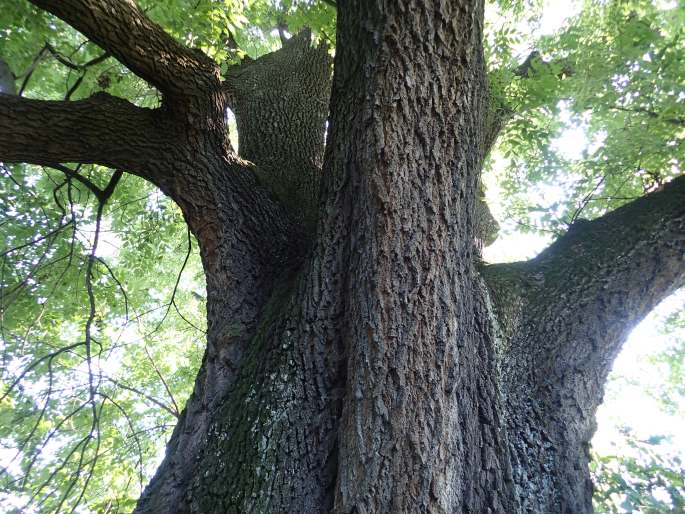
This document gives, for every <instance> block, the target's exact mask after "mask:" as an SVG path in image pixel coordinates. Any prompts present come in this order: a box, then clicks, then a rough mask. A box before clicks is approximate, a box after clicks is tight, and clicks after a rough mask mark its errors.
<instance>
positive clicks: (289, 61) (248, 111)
mask: <svg viewBox="0 0 685 514" xmlns="http://www.w3.org/2000/svg"><path fill="white" fill-rule="evenodd" d="M331 67H332V59H331V57H330V56H329V54H328V49H327V48H326V47H325V46H324V45H320V46H319V47H318V48H313V47H312V46H311V33H310V31H308V30H303V31H302V32H301V33H300V34H298V35H297V36H295V37H293V38H292V39H290V40H287V41H285V43H284V46H283V48H282V49H281V50H279V51H277V52H273V53H271V54H267V55H265V56H263V57H261V58H259V59H257V60H245V61H244V62H243V63H242V64H241V65H240V66H235V67H234V68H231V69H230V70H229V72H228V74H227V77H226V82H225V89H226V92H227V94H228V98H229V105H230V106H231V108H232V110H233V112H234V114H235V117H236V121H237V124H238V137H239V151H240V155H241V156H242V157H243V158H245V159H247V160H248V161H251V162H254V163H255V164H256V165H257V166H259V169H260V171H261V172H262V173H264V174H265V176H264V177H263V181H264V182H265V183H266V184H268V187H269V188H270V189H271V190H272V191H273V192H274V193H275V194H276V195H277V196H278V197H279V198H280V200H281V202H282V203H283V204H284V205H285V206H286V208H288V210H289V211H291V213H292V215H293V217H294V218H295V219H296V220H297V221H298V222H299V223H301V224H302V225H303V230H306V231H307V232H309V233H310V234H311V233H312V232H313V230H314V228H315V221H316V214H317V207H318V192H319V182H320V180H321V166H322V165H323V150H324V134H325V129H324V128H323V127H324V123H325V120H326V116H327V114H328V100H329V98H330V77H331Z"/></svg>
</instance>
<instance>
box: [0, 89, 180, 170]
mask: <svg viewBox="0 0 685 514" xmlns="http://www.w3.org/2000/svg"><path fill="white" fill-rule="evenodd" d="M164 123H165V122H164V120H163V117H162V115H161V113H160V112H159V111H156V110H151V109H143V108H140V107H136V106H135V105H133V104H131V103H129V102H127V101H126V100H122V99H120V98H115V97H113V96H110V95H108V94H106V93H98V94H95V95H93V96H91V97H90V98H88V99H86V100H79V101H74V102H64V101H46V100H29V99H26V98H21V97H18V96H10V95H2V94H0V134H2V136H0V162H25V163H30V164H53V163H60V162H78V163H84V164H101V165H104V166H109V167H112V168H123V169H126V170H127V171H132V172H135V173H139V174H141V175H143V176H145V172H144V170H145V169H146V168H147V167H148V165H149V164H151V163H153V162H154V159H155V158H156V156H158V155H159V153H160V152H161V151H164V149H165V148H167V147H168V146H169V143H168V142H167V140H166V137H167V136H166V135H165V134H168V132H167V131H165V130H162V129H161V127H162V126H163V125H164ZM148 178H150V177H148Z"/></svg>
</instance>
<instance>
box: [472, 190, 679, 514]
mask: <svg viewBox="0 0 685 514" xmlns="http://www.w3.org/2000/svg"><path fill="white" fill-rule="evenodd" d="M484 274H485V278H486V280H487V281H488V283H489V284H490V285H491V286H492V293H493V297H494V300H495V304H496V305H497V307H498V314H499V321H500V323H501V327H502V331H501V337H502V344H501V347H500V355H499V359H500V362H501V370H502V380H503V392H504V394H505V396H506V398H507V402H506V405H507V408H508V418H509V419H508V421H509V423H510V425H511V426H517V427H522V426H526V427H528V428H527V429H526V430H527V431H523V432H522V433H523V434H524V435H523V437H521V438H520V439H518V440H516V439H512V441H514V444H512V448H511V451H512V456H513V459H514V462H515V465H514V471H515V473H514V475H515V480H516V481H517V483H519V484H521V487H524V485H523V484H526V483H530V482H535V481H536V480H537V481H538V482H539V483H538V487H537V489H538V491H540V493H539V497H537V498H530V499H528V501H529V503H528V504H526V500H525V499H524V502H523V504H524V506H526V505H529V506H533V507H531V508H533V509H534V508H536V507H535V506H536V505H538V506H539V505H541V504H547V505H548V508H550V509H556V508H558V507H559V506H560V505H561V504H560V503H555V502H558V501H560V500H559V498H560V497H566V498H576V499H577V500H575V501H577V504H576V505H575V507H573V508H575V509H577V510H576V511H578V512H580V511H585V510H589V509H590V503H591V494H592V487H591V484H590V483H589V478H588V476H587V472H585V478H583V474H582V473H579V470H587V464H588V460H589V455H588V445H589V441H590V439H591V437H592V435H593V433H594V430H595V411H596V408H597V406H598V405H599V403H600V402H601V400H602V395H603V387H604V382H605V379H606V377H607V374H608V372H609V370H610V367H611V364H612V362H613V360H614V358H615V357H616V355H617V353H618V352H619V350H620V348H621V345H622V344H623V342H624V341H625V339H626V338H627V336H628V334H629V332H630V330H631V329H632V328H633V327H634V326H635V325H636V324H637V323H638V322H639V321H640V320H641V319H642V318H643V317H644V316H645V315H647V314H648V313H649V311H650V310H651V309H653V308H654V307H655V306H656V305H657V304H658V303H659V301H661V300H662V299H664V298H665V297H666V296H667V295H669V294H670V293H671V292H673V291H674V290H675V289H676V288H678V287H681V286H682V285H683V284H685V177H679V178H677V179H675V180H673V181H672V182H671V183H669V184H666V185H665V186H664V187H663V189H662V190H661V191H658V192H655V193H651V194H649V195H647V196H645V197H642V198H639V199H637V200H634V201H633V202H631V203H629V204H627V205H625V206H623V207H621V208H619V209H617V210H615V211H613V212H610V213H608V214H606V215H605V216H602V217H601V218H598V219H596V220H593V221H579V222H577V223H576V224H574V225H573V226H572V227H571V229H570V230H569V231H568V233H567V234H565V235H564V236H563V237H561V238H559V240H557V241H556V242H555V243H554V244H553V245H551V246H550V247H549V248H548V249H547V250H545V251H544V252H543V253H542V254H540V255H539V256H538V257H537V258H535V259H533V260H531V261H528V262H523V263H514V264H500V265H494V266H489V267H486V269H485V270H484ZM519 431H520V430H519ZM540 440H544V441H546V443H545V444H543V445H541V444H539V443H538V442H537V441H540ZM541 467H542V469H545V470H547V473H548V476H550V477H555V478H554V481H553V482H554V488H549V487H545V484H544V480H541V479H540V473H539V471H538V470H539V469H540V468H541ZM545 490H547V491H556V493H554V494H551V493H545V492H544V491H545ZM555 495H556V496H555Z"/></svg>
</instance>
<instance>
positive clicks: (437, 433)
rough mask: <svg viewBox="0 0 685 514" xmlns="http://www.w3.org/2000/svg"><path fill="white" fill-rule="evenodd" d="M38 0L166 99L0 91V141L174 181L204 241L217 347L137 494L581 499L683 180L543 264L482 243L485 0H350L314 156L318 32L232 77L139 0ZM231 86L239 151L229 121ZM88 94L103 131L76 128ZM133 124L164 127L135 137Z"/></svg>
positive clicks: (211, 332)
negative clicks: (597, 424) (158, 103)
mask: <svg viewBox="0 0 685 514" xmlns="http://www.w3.org/2000/svg"><path fill="white" fill-rule="evenodd" d="M34 3H36V4H38V5H40V6H41V7H43V8H45V9H48V10H50V11H51V12H53V13H54V14H56V15H58V16H60V17H61V18H63V19H65V20H66V21H67V22H69V23H71V24H72V25H74V26H75V27H77V28H78V29H79V30H81V31H83V32H84V33H85V34H87V35H89V37H91V39H93V40H94V41H96V42H98V44H101V45H102V46H103V47H105V48H106V49H107V50H109V51H110V52H111V53H112V55H115V56H116V57H117V58H118V59H120V60H121V61H122V62H124V63H125V64H126V65H127V66H129V67H130V68H131V69H132V70H133V71H134V72H135V73H137V74H138V75H140V76H141V77H143V78H145V79H146V80H149V81H150V82H151V83H152V84H154V85H155V86H157V87H158V88H159V89H160V90H161V91H162V93H163V94H164V104H163V106H162V108H161V109H158V110H154V111H148V110H144V109H140V108H137V107H135V106H133V105H131V104H127V103H126V102H124V101H123V100H121V101H115V100H114V99H111V98H110V97H108V96H107V95H100V96H97V97H93V98H91V99H89V100H86V101H83V102H80V103H79V102H73V103H71V104H70V105H65V103H64V102H39V101H29V100H24V99H10V98H9V97H7V98H5V97H3V96H0V129H3V130H5V129H6V130H5V132H4V133H6V134H8V136H7V137H6V138H4V139H3V140H0V159H4V160H6V161H12V160H21V161H26V162H56V161H64V160H68V159H72V160H73V159H75V160H78V161H80V162H99V163H104V164H108V165H110V166H122V167H124V168H126V169H127V171H130V172H133V173H136V174H139V175H141V176H143V177H145V178H147V179H148V180H151V181H152V182H154V183H155V184H157V185H159V186H160V187H161V188H162V190H163V191H164V192H165V193H166V194H168V195H169V196H171V197H172V198H173V199H174V200H176V202H177V203H178V204H179V205H180V207H181V209H182V210H183V212H184V215H185V217H186V220H187V221H188V224H189V226H190V228H191V230H192V231H193V233H194V234H195V235H196V237H197V238H198V241H199V243H200V246H201V252H202V260H203V265H204V269H205V273H206V277H207V316H208V341H207V351H206V354H205V356H204V360H203V364H202V368H201V370H200V373H199V375H198V378H197V382H196V385H195V390H194V392H193V395H192V396H191V398H190V399H189V401H188V404H187V406H186V408H185V410H184V412H183V414H182V416H181V418H180V420H179V422H178V425H177V427H176V429H175V431H174V433H173V435H172V438H171V440H170V442H169V444H168V447H167V453H166V457H165V460H164V462H163V463H162V465H161V466H160V468H159V470H158V471H157V473H156V475H155V477H154V478H153V480H152V481H151V483H150V484H149V486H148V487H147V488H146V490H145V492H144V494H143V496H142V497H141V499H140V501H139V503H138V506H137V509H136V512H137V513H139V514H143V513H145V514H148V513H150V514H151V513H155V514H161V513H163V514H172V513H174V514H181V513H184V514H185V513H201V514H215V513H216V514H219V513H222V514H223V513H231V512H235V513H245V512H255V513H257V512H259V513H330V512H333V513H340V514H343V513H345V514H348V513H349V514H352V513H360V514H362V513H364V514H366V513H368V514H371V513H385V512H387V513H390V512H392V513H395V512H397V513H400V512H402V513H404V512H406V513H409V512H431V513H470V512H472V513H507V514H509V513H524V512H525V513H535V514H545V513H549V514H558V513H573V514H578V513H585V512H591V511H592V505H591V496H592V485H591V482H590V479H589V474H588V469H587V464H588V445H589V441H590V438H591V437H592V434H593V431H594V413H595V409H596V407H597V405H598V404H599V403H600V401H601V397H602V387H603V383H604V380H605V378H606V375H607V373H608V370H609V367H610V364H611V362H612V360H613V358H614V356H615V355H616V353H617V352H618V350H619V348H620V345H621V343H622V342H623V340H624V339H625V337H626V335H627V333H628V331H629V329H630V328H631V326H632V325H633V324H634V323H636V322H637V321H639V319H641V318H642V317H643V316H644V315H646V314H647V312H649V310H650V309H651V308H652V307H653V306H654V305H656V303H657V302H658V301H659V300H660V299H662V298H663V297H665V296H666V295H667V294H669V293H670V292H671V291H673V290H674V289H675V288H676V287H677V286H679V285H681V284H683V283H684V282H685V264H684V262H685V261H684V259H683V256H684V255H685V207H684V206H685V179H683V178H680V179H676V180H674V181H673V182H672V183H671V184H668V185H667V186H666V187H665V188H664V189H663V190H662V191H660V192H658V193H654V194H651V195H648V196H647V197H645V198H642V199H640V200H637V201H635V202H632V203H631V204H629V205H627V206H625V207H623V208H622V209H619V210H617V211H615V212H614V213H610V214H609V215H607V216H604V217H603V218H600V219H599V220H596V221H593V222H583V223H578V224H577V225H574V226H573V227H572V228H571V230H570V231H569V233H568V234H567V235H566V236H564V237H563V238H561V239H560V240H559V241H557V242H556V243H555V244H554V245H552V246H551V247H550V248H549V249H548V250H546V251H545V252H544V253H543V254H541V255H540V256H539V257H538V258H536V259H533V260H532V261H529V262H525V263H516V264H511V265H494V266H484V265H482V264H481V263H480V259H479V255H480V244H481V243H480V241H482V240H483V239H487V237H485V236H484V235H483V231H482V228H481V226H482V225H483V224H484V221H483V220H484V219H485V218H484V215H483V213H482V211H480V209H479V208H478V203H479V197H480V195H479V186H478V184H479V176H480V172H481V167H482V163H483V159H484V156H485V154H486V153H487V151H488V149H489V147H490V146H491V145H492V144H493V142H494V139H495V137H496V132H497V127H499V123H498V120H493V114H492V113H493V112H494V110H493V108H492V106H490V105H488V91H487V83H486V78H485V69H484V63H483V55H482V43H481V41H482V29H483V3H482V1H472V0H452V1H444V0H407V1H404V2H388V1H383V0H347V1H344V0H339V1H338V2H337V4H338V35H337V49H336V57H335V76H334V79H333V84H332V91H331V92H330V98H331V100H330V117H329V125H328V133H327V138H326V147H325V156H324V139H323V134H324V123H325V119H326V104H325V99H326V98H327V97H328V96H329V88H330V87H331V84H330V81H329V77H330V75H329V67H330V62H329V58H328V55H327V53H326V50H325V49H324V48H312V47H311V45H310V44H309V35H308V34H304V35H300V36H297V37H295V38H293V40H291V41H289V42H286V43H285V44H284V47H283V49H282V50H280V51H278V52H275V53H273V54H270V55H269V56H265V57H263V58H261V59H258V60H257V61H254V62H246V63H243V64H241V65H240V66H238V67H237V68H235V69H233V70H231V71H229V73H228V75H227V77H226V81H225V82H223V83H221V82H220V80H219V78H218V67H217V66H215V65H213V64H212V63H211V62H210V60H209V59H208V58H206V56H202V55H201V54H199V53H198V52H193V51H188V50H186V49H183V48H179V45H178V44H177V43H176V42H174V41H172V40H170V38H168V36H166V35H165V34H164V32H163V31H162V30H161V29H160V28H159V27H157V26H156V25H154V24H152V23H151V22H149V20H147V19H146V18H144V15H143V14H142V13H141V12H140V11H139V10H138V9H137V8H136V7H135V5H134V4H133V3H132V2H126V3H120V4H119V3H117V2H114V1H113V0H100V1H99V2H94V1H93V0H64V1H60V2H58V1H57V0H35V1H34ZM103 6H104V7H103ZM83 12H87V13H89V15H88V16H85V15H83ZM128 26H131V27H135V30H136V31H137V32H136V34H135V38H133V39H135V44H132V43H131V41H132V40H133V39H132V38H122V37H118V36H117V34H123V33H126V31H125V30H123V29H122V27H123V28H126V27H128ZM103 27H104V28H103ZM112 34H114V35H112ZM141 49H143V50H142V51H141ZM159 55H164V59H159V58H157V57H159ZM184 74H189V75H192V76H193V77H194V78H189V77H186V76H185V75H184ZM179 77H181V78H179ZM197 77H199V79H197ZM226 106H230V107H231V108H233V109H234V111H235V113H236V118H237V120H238V125H239V131H240V152H241V156H242V157H243V158H245V159H249V160H250V161H252V163H254V164H250V163H246V162H245V161H244V160H243V159H241V158H239V157H238V156H237V155H235V153H234V152H233V151H232V149H231V148H230V146H229V144H228V142H227V140H226V134H225V130H226V127H225V123H224V109H225V107H226ZM46 115H47V116H53V117H54V120H55V121H56V122H57V121H59V123H55V124H54V125H53V124H50V126H52V127H53V129H52V131H51V132H50V133H48V132H45V130H44V129H43V128H42V125H41V124H40V123H38V122H37V121H36V120H37V119H39V118H40V117H45V116H46ZM85 116H90V117H91V118H93V119H91V120H89V124H90V125H91V126H92V127H93V135H92V137H91V138H85V139H82V140H80V141H71V139H70V138H71V137H72V136H71V132H72V130H74V127H78V126H79V124H80V123H81V122H82V121H83V118H84V117H85ZM106 116H108V119H106V123H105V122H104V121H103V120H104V119H105V117H106ZM49 119H52V118H49ZM8 120H9V121H8ZM100 124H101V125H102V126H100ZM6 125H7V126H6ZM132 125H134V126H140V127H141V128H140V129H139V130H145V131H155V127H161V128H163V129H164V130H162V131H160V130H158V131H157V136H158V139H155V140H154V145H149V146H146V145H140V151H138V152H136V153H135V154H130V153H129V154H125V153H124V152H123V149H125V148H127V147H131V146H132V145H133V144H135V141H132V140H130V138H132V137H133V135H132V134H133V133H134V132H135V131H134V130H130V128H131V126H132ZM54 127H56V128H54ZM60 127H63V130H62V128H60ZM109 127H120V128H121V129H122V130H110V129H109ZM493 127H495V128H493ZM100 132H102V134H100ZM162 132H163V133H162ZM95 136H97V137H95ZM105 136H106V137H105ZM36 137H38V141H39V142H42V143H40V144H39V146H40V148H39V149H36V146H35V144H34V146H33V147H32V146H31V144H32V143H31V139H33V141H34V142H35V140H36ZM103 138H104V139H103ZM100 140H102V144H101V145H100V146H99V147H98V145H97V142H98V141H100ZM96 147H98V148H100V150H99V151H100V153H97V152H95V151H94V150H93V148H96ZM136 148H138V147H136ZM322 158H323V168H322V169H321V162H322ZM255 165H256V167H255Z"/></svg>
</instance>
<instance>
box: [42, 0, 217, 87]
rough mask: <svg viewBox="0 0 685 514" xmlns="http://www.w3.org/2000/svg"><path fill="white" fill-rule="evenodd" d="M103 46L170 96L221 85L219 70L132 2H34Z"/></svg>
mask: <svg viewBox="0 0 685 514" xmlns="http://www.w3.org/2000/svg"><path fill="white" fill-rule="evenodd" d="M30 1H31V2H32V3H33V4H35V5H37V6H38V7H40V8H41V9H44V10H46V11H49V12H51V13H52V14H54V15H55V16H57V17H59V18H61V19H62V20H64V21H65V22H67V23H68V24H69V25H71V26H72V27H74V28H75V29H76V30H78V31H79V32H81V33H83V34H84V35H85V36H87V37H88V38H89V39H91V40H92V41H93V42H95V43H97V44H98V45H100V46H101V47H102V48H104V49H105V50H107V51H108V52H109V53H111V54H112V55H114V56H115V57H116V58H117V59H118V60H119V61H121V62H122V63H123V64H124V65H126V66H127V67H128V68H129V69H130V70H131V71H133V72H134V73H135V74H136V75H138V76H139V77H141V78H143V79H145V80H146V81H148V82H149V83H150V84H152V85H154V86H155V87H157V88H158V89H159V90H160V91H162V92H164V93H167V94H171V95H175V96H178V95H187V94H192V93H193V92H194V91H197V90H198V89H206V88H207V86H209V85H217V84H218V83H219V67H218V66H217V65H216V63H215V62H214V61H213V60H212V59H210V58H209V57H207V56H206V55H205V54H204V53H202V52H201V51H200V50H191V49H189V48H186V47H185V46H183V45H181V44H180V43H179V42H177V41H176V40H175V39H174V38H172V37H171V36H170V35H169V34H167V33H166V32H164V30H163V29H162V28H161V27H160V26H159V25H157V24H156V23H153V22H152V21H150V19H149V18H147V16H145V15H144V14H143V13H142V12H141V10H140V9H139V8H138V6H137V5H136V3H135V2H134V1H133V0H30Z"/></svg>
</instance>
